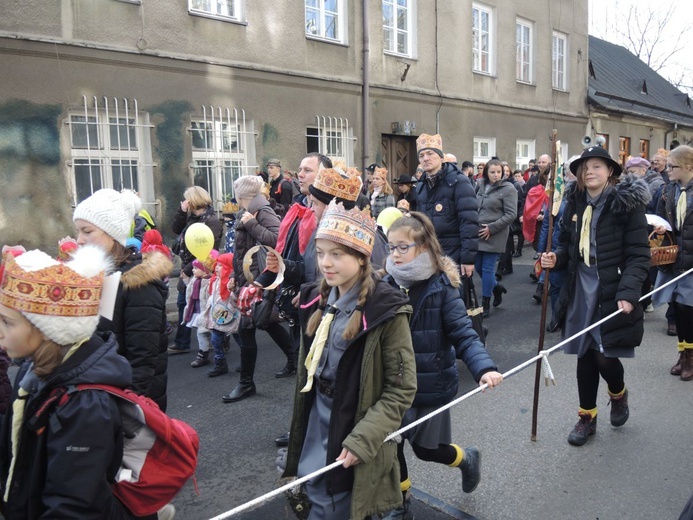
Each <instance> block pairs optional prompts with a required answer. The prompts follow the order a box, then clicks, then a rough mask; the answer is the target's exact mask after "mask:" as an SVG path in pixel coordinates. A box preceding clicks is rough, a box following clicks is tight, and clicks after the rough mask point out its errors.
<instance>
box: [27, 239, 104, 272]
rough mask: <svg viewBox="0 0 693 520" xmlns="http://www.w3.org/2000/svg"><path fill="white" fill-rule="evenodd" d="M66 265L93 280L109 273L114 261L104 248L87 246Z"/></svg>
mask: <svg viewBox="0 0 693 520" xmlns="http://www.w3.org/2000/svg"><path fill="white" fill-rule="evenodd" d="M22 256H24V255H22ZM65 265H67V266H68V267H69V268H70V269H72V270H73V271H74V272H76V273H77V274H79V275H81V276H84V277H85V278H92V277H94V276H96V275H98V274H100V273H102V272H104V271H106V272H107V273H109V272H110V271H111V269H112V266H113V260H112V259H111V256H110V255H109V254H108V253H107V252H106V251H104V250H103V249H102V248H100V247H98V246H91V245H86V246H82V247H80V248H78V249H77V250H76V251H75V252H74V253H73V254H72V260H70V261H69V262H67V263H66V264H65Z"/></svg>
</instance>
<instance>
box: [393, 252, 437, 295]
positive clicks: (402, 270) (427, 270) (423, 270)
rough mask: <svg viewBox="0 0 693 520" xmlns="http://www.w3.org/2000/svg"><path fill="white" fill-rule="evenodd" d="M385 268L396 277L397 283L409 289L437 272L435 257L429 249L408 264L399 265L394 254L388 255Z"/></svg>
mask: <svg viewBox="0 0 693 520" xmlns="http://www.w3.org/2000/svg"><path fill="white" fill-rule="evenodd" d="M385 270H386V271H387V272H388V273H389V274H390V275H391V276H392V278H394V280H395V282H397V285H399V286H400V287H404V288H405V289H409V288H410V287H411V286H412V285H414V284H415V283H416V282H420V281H422V280H428V279H429V278H430V277H431V276H433V275H434V274H435V272H436V266H435V265H434V264H433V258H432V257H431V253H430V252H429V251H424V252H422V253H420V254H419V255H418V256H417V257H416V258H414V260H412V261H411V262H409V263H406V264H400V265H397V264H395V263H394V262H393V260H392V256H388V257H387V261H386V263H385Z"/></svg>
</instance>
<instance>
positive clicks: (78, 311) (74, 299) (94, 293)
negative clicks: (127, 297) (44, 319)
mask: <svg viewBox="0 0 693 520" xmlns="http://www.w3.org/2000/svg"><path fill="white" fill-rule="evenodd" d="M3 268H4V269H3V270H2V274H1V276H2V281H1V282H0V303H1V304H2V305H5V306H6V307H9V308H11V309H14V310H17V311H19V312H30V313H33V314H41V315H48V316H65V317H73V318H78V317H87V316H97V315H98V314H99V304H100V301H101V288H102V286H103V279H104V273H103V272H102V273H100V274H98V275H97V276H94V277H92V278H85V277H83V276H81V275H79V274H77V273H76V272H75V271H73V270H72V269H70V268H69V267H68V266H66V265H63V264H59V265H52V266H50V267H46V268H44V269H40V270H38V271H25V270H24V269H22V268H21V267H20V266H19V265H18V264H17V261H16V260H15V258H14V256H13V255H11V254H6V255H5V256H4V258H3Z"/></svg>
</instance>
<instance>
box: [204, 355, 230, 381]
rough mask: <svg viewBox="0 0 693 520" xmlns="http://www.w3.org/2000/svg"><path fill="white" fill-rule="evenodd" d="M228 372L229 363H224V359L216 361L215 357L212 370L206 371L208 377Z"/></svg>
mask: <svg viewBox="0 0 693 520" xmlns="http://www.w3.org/2000/svg"><path fill="white" fill-rule="evenodd" d="M228 373H229V365H227V364H226V360H225V359H224V360H222V361H217V360H216V359H215V360H214V367H213V368H212V370H210V371H209V372H207V375H208V376H209V377H217V376H223V375H224V374H228Z"/></svg>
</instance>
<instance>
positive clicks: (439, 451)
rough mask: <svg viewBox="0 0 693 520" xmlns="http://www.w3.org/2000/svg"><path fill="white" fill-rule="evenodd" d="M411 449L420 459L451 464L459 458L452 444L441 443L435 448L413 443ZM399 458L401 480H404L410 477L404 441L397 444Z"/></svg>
mask: <svg viewBox="0 0 693 520" xmlns="http://www.w3.org/2000/svg"><path fill="white" fill-rule="evenodd" d="M411 449H412V450H414V455H416V457H417V458H418V459H419V460H425V461H426V462H437V463H439V464H446V465H448V466H449V465H450V464H452V463H453V462H455V459H457V450H456V449H455V448H453V447H452V445H451V444H439V445H438V447H437V448H436V449H435V450H429V449H428V448H422V447H421V446H418V445H416V444H412V445H411ZM397 460H398V461H399V481H400V482H404V481H405V480H407V479H408V478H409V470H408V469H407V460H406V459H405V457H404V441H402V442H400V443H399V444H398V445H397Z"/></svg>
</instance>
